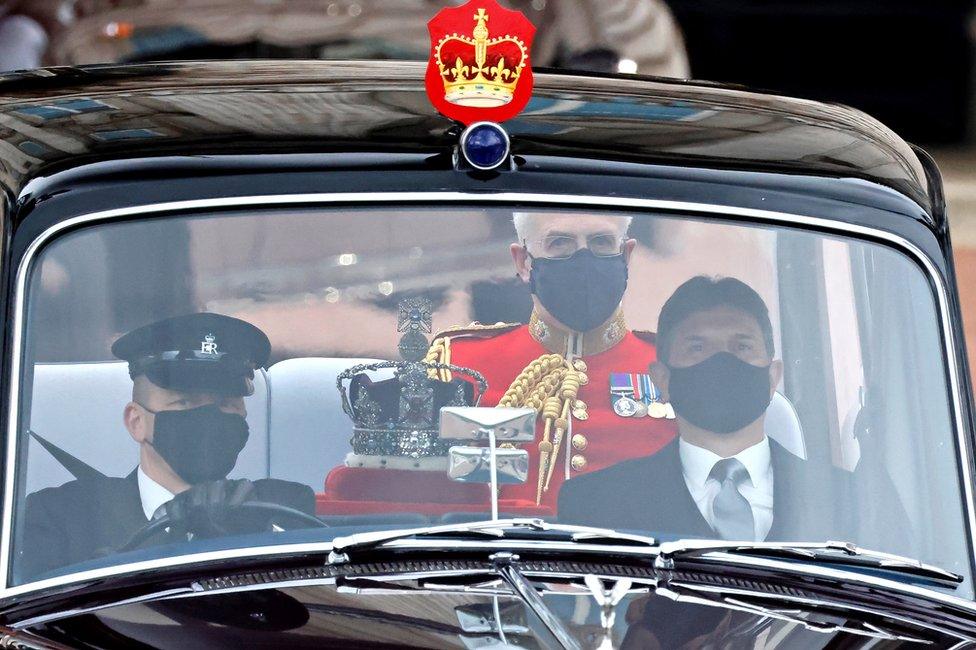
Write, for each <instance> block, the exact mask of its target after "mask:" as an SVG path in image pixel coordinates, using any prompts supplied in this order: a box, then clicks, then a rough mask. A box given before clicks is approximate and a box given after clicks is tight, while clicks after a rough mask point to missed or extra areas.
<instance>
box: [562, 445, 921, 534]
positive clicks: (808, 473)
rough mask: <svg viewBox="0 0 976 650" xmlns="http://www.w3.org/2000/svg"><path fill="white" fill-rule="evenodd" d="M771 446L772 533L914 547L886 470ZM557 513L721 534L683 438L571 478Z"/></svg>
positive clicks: (615, 524)
mask: <svg viewBox="0 0 976 650" xmlns="http://www.w3.org/2000/svg"><path fill="white" fill-rule="evenodd" d="M769 446H770V462H771V463H772V466H773V525H772V528H771V529H770V531H769V534H768V535H767V536H766V541H810V542H823V541H827V540H843V541H853V542H855V543H858V544H860V545H861V546H864V547H866V548H874V549H878V550H884V551H888V552H908V551H909V550H910V549H911V533H910V532H909V531H908V524H907V516H906V515H905V511H904V508H903V507H902V505H901V501H900V499H899V498H898V496H897V493H895V492H894V486H893V485H892V483H891V481H890V479H889V478H888V477H887V474H885V473H884V472H880V471H877V468H872V469H874V470H875V471H871V472H870V477H868V472H866V471H865V472H863V475H864V477H865V480H862V479H861V477H859V476H858V475H859V474H862V472H861V469H860V467H859V470H858V472H857V473H851V472H847V471H844V470H841V469H837V468H835V467H833V466H822V465H820V464H819V463H814V462H808V461H805V460H803V459H802V458H800V457H798V456H795V455H793V454H792V453H790V452H789V451H787V450H786V449H784V448H783V447H782V446H781V445H780V444H778V443H777V442H776V441H775V440H773V439H772V438H770V439H769ZM862 464H863V463H862ZM867 479H870V480H867ZM859 500H861V504H860V505H858V501H859ZM866 503H871V504H872V505H871V506H870V507H868V506H867V505H865V504H866ZM878 504H884V505H883V506H879V505H878ZM559 520H560V522H562V523H568V524H581V525H587V526H599V527H602V528H616V529H631V530H640V531H646V532H649V533H651V534H657V535H662V536H667V537H669V538H670V537H672V536H673V537H676V538H682V537H698V538H714V537H716V535H715V533H714V532H713V531H712V529H711V527H710V526H709V525H708V522H706V521H705V518H704V517H703V516H702V514H701V512H700V511H699V509H698V506H697V505H696V504H695V501H694V499H692V496H691V493H690V492H688V487H687V485H686V484H685V479H684V475H683V472H682V469H681V458H680V456H679V453H678V440H677V439H675V440H674V442H672V443H670V444H668V445H667V446H666V447H664V448H663V449H661V451H659V452H658V453H656V454H654V455H652V456H644V457H642V458H636V459H633V460H629V461H625V462H622V463H619V464H617V465H614V466H612V467H608V468H607V469H604V470H601V471H598V472H593V473H591V474H584V475H583V476H579V477H577V478H574V479H572V480H570V481H568V482H567V483H566V484H565V485H564V486H563V487H562V490H561V491H560V493H559Z"/></svg>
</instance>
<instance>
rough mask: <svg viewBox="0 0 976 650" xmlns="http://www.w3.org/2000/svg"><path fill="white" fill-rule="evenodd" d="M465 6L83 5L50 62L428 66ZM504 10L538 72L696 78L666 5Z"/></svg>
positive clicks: (373, 0) (555, 4)
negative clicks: (430, 27) (264, 59)
mask: <svg viewBox="0 0 976 650" xmlns="http://www.w3.org/2000/svg"><path fill="white" fill-rule="evenodd" d="M461 3H462V2H461V1H459V0H447V1H445V0H289V1H288V2H281V3H269V2H267V1H266V0H144V2H142V3H133V5H134V6H128V7H121V8H115V7H112V6H111V5H112V4H114V3H112V2H108V1H105V0H102V1H98V0H88V2H84V3H79V5H77V7H78V9H77V13H78V16H77V18H75V19H73V20H72V21H71V22H70V24H69V25H68V26H67V27H64V28H61V29H59V30H58V31H57V33H55V34H54V35H53V37H52V43H51V47H50V49H49V52H48V57H47V58H48V62H49V63H51V64H57V65H73V64H84V63H101V62H118V61H125V60H128V59H133V58H137V59H149V58H161V59H165V58H170V57H167V56H166V55H167V53H168V52H173V51H175V49H177V48H181V47H182V48H192V47H200V46H206V45H207V44H218V45H230V46H233V45H244V44H247V43H253V42H261V43H263V44H267V45H270V46H273V47H279V48H296V49H297V51H296V52H295V54H296V55H302V56H303V58H304V57H310V58H328V59H354V58H369V59H374V58H392V59H426V58H427V54H428V52H429V47H430V46H429V37H428V34H427V21H428V20H429V19H430V18H432V17H433V16H434V14H436V13H437V11H438V10H439V9H440V8H441V7H444V6H448V5H450V4H461ZM502 3H503V4H505V5H507V6H509V7H512V8H515V9H519V10H521V11H523V12H524V13H525V14H526V16H528V18H529V20H531V21H532V22H533V23H534V24H535V25H536V27H537V29H538V32H537V35H536V40H535V47H534V52H533V64H534V65H535V66H538V67H544V66H554V65H559V64H560V63H565V62H567V61H571V60H573V59H574V57H576V56H578V55H579V54H581V53H585V52H588V51H591V50H611V51H613V52H614V53H615V54H616V55H617V57H618V58H620V59H627V60H630V61H633V62H634V63H635V64H636V71H637V73H639V74H646V75H659V76H669V77H687V76H689V69H688V57H687V54H686V52H685V46H684V39H683V38H682V35H681V31H680V29H679V27H678V25H677V23H676V22H675V19H674V17H673V16H672V14H671V12H670V10H669V9H668V8H667V6H666V5H665V3H664V1H663V0H558V1H557V0H502ZM473 27H474V25H473V23H472V28H473ZM490 27H491V26H490V24H489V29H490ZM174 46H175V47H174ZM302 48H308V49H307V50H303V49H302ZM284 54H287V53H284Z"/></svg>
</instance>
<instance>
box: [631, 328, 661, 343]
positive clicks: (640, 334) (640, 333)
mask: <svg viewBox="0 0 976 650" xmlns="http://www.w3.org/2000/svg"><path fill="white" fill-rule="evenodd" d="M632 331H633V332H634V336H636V337H637V338H639V339H640V340H641V341H646V342H647V343H651V344H653V343H655V340H656V339H657V334H656V333H655V332H648V331H646V330H632Z"/></svg>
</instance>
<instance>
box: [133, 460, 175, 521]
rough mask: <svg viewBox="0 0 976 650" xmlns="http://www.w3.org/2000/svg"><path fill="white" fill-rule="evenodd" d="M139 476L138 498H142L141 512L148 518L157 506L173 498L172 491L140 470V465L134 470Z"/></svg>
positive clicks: (150, 517)
mask: <svg viewBox="0 0 976 650" xmlns="http://www.w3.org/2000/svg"><path fill="white" fill-rule="evenodd" d="M136 475H137V476H138V478H139V499H141V500H142V512H143V514H145V515H146V519H147V520H150V519H152V518H153V515H154V514H155V513H156V510H158V509H159V506H161V505H163V504H164V503H166V502H168V501H169V500H170V499H172V498H173V493H172V492H170V491H169V490H167V489H166V488H164V487H163V486H162V485H160V484H159V483H157V482H156V481H154V480H152V479H151V478H149V476H148V475H147V474H146V473H145V472H144V471H142V465H140V466H139V469H137V470H136Z"/></svg>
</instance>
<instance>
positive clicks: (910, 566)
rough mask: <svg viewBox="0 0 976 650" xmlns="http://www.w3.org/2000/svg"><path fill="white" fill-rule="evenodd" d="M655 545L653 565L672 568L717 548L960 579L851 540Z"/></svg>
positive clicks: (947, 581) (953, 582) (949, 581)
mask: <svg viewBox="0 0 976 650" xmlns="http://www.w3.org/2000/svg"><path fill="white" fill-rule="evenodd" d="M658 548H659V551H660V553H659V555H658V557H657V560H655V567H656V568H659V569H672V568H674V560H675V559H692V558H696V557H702V556H704V555H707V554H709V553H716V552H719V553H728V554H730V555H747V556H750V557H758V558H766V559H779V558H784V559H789V560H805V561H810V562H818V563H824V564H836V565H838V566H840V567H841V568H844V569H851V568H866V569H876V570H882V571H888V572H891V573H896V574H900V575H904V576H911V577H915V578H922V579H925V580H930V581H933V582H937V583H940V584H942V585H945V586H948V587H950V588H953V589H955V588H956V586H958V585H959V584H960V583H962V581H963V577H962V576H961V575H959V574H957V573H952V572H951V571H947V570H945V569H942V568H939V567H937V566H933V565H931V564H925V563H924V562H921V561H919V560H915V559H912V558H909V557H904V556H901V555H895V554H892V553H882V552H879V551H871V550H868V549H864V548H861V547H860V546H857V545H856V544H852V543H851V542H833V541H829V542H823V543H818V542H798V543H794V544H787V543H779V542H745V543H729V542H722V541H719V542H716V541H711V540H678V541H675V542H665V543H663V544H661V545H660V546H659V547H658Z"/></svg>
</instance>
